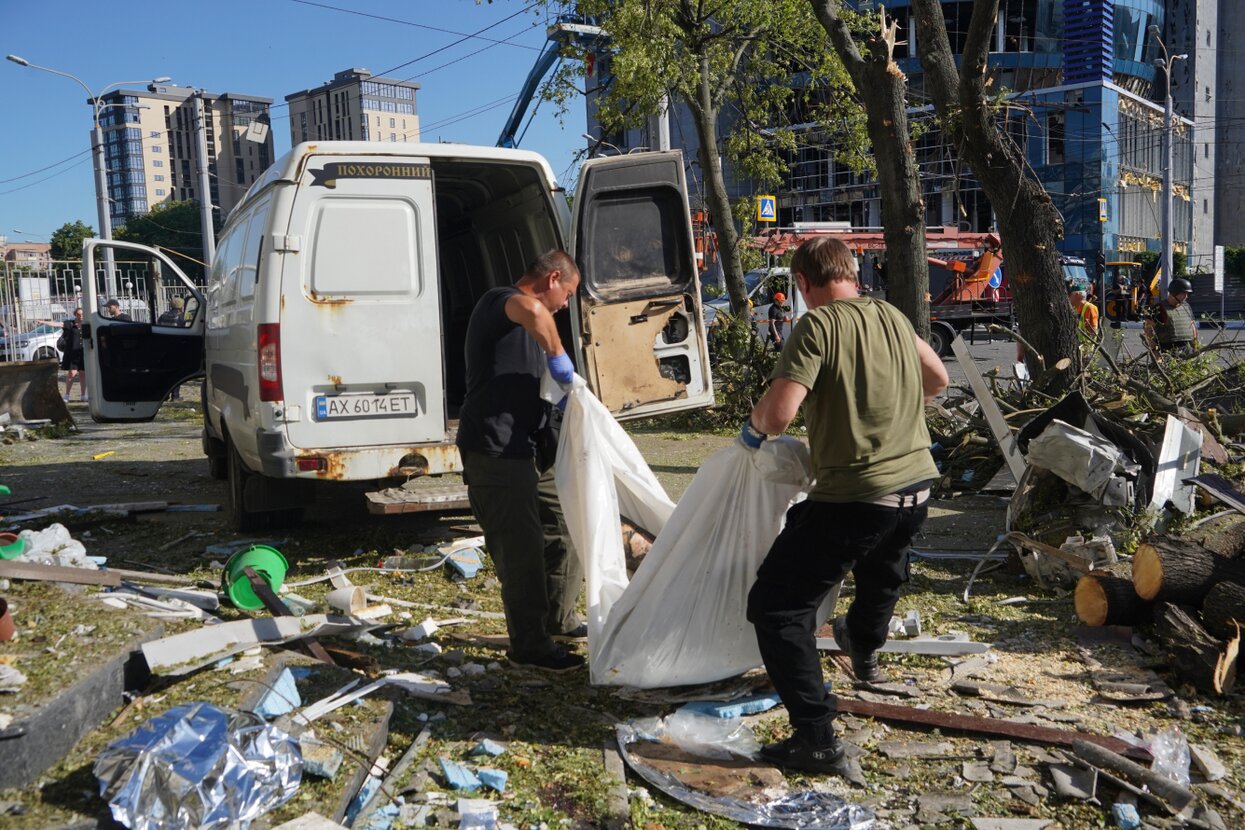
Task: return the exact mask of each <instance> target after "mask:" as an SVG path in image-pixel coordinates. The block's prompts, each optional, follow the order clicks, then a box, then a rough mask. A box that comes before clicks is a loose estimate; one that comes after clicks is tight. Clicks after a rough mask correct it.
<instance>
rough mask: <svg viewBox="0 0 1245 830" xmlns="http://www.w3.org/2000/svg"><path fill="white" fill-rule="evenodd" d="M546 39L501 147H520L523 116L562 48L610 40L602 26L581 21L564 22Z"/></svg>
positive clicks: (503, 132)
mask: <svg viewBox="0 0 1245 830" xmlns="http://www.w3.org/2000/svg"><path fill="white" fill-rule="evenodd" d="M545 36H546V41H545V48H544V49H542V50H541V51H540V55H538V56H537V58H536V63H535V64H534V65H533V66H532V70H531V71H530V72H528V73H527V79H526V80H525V81H524V82H523V88H522V89H520V90H519V97H518V98H516V99H515V102H514V109H512V110H511V111H510V117H509V118H507V119H506V123H505V126H503V127H502V129H501V135H499V136H498V137H497V146H498V147H518V146H519V140H520V139H521V138H522V136H520V135H519V127H520V126H521V125H522V123H523V117H524V116H525V115H526V114H527V109H528V107H529V106H531V103H532V98H533V97H535V95H536V90H537V88H539V87H540V82H541V81H542V80H544V78H545V76H546V75H547V74H549V70H550V69H552V68H553V65H554V64H555V63H556V62H557V61H558V58H560V57H561V55H562V47H563V46H565V45H567V44H574V45H576V46H582V47H585V48H587V47H591V46H594V45H595V44H597V43H599V42H601V41H603V40H605V38H606V35H605V33H604V32H602V31H601V27H600V26H594V25H592V24H591V23H584V22H582V21H581V20H580V19H579V18H563V19H560V20H559V21H558V22H557V23H555V24H553V25H552V26H550V27H549V28H548V29H547V30H546V31H545Z"/></svg>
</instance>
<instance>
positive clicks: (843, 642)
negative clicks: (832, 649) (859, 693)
mask: <svg viewBox="0 0 1245 830" xmlns="http://www.w3.org/2000/svg"><path fill="white" fill-rule="evenodd" d="M833 628H834V642H835V643H836V644H837V645H838V647H839V651H841V652H843V653H844V654H846V655H847V656H848V657H850V658H851V659H852V674H854V675H856V679H857V680H859V681H860V682H861V683H881V682H882V680H883V677H882V669H881V668H880V667H879V666H878V653H877V652H876V651H875V652H871V653H869V654H857V653H856V652H855V651H853V650H852V638H851V635H850V634H848V633H847V617H835V618H834V626H833Z"/></svg>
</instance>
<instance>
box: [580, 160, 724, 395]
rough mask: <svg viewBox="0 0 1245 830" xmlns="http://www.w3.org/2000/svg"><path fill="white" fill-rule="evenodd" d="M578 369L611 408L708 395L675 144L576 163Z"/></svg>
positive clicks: (706, 360) (689, 224) (691, 249)
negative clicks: (665, 148) (579, 284)
mask: <svg viewBox="0 0 1245 830" xmlns="http://www.w3.org/2000/svg"><path fill="white" fill-rule="evenodd" d="M571 232H572V237H573V243H572V246H573V249H574V255H575V262H576V263H578V265H579V270H580V275H581V277H582V287H581V288H580V291H579V292H578V297H577V299H576V309H577V311H576V313H575V319H574V322H575V324H576V325H577V327H578V331H577V332H576V334H577V335H578V340H579V345H580V350H581V355H580V356H581V357H582V362H581V363H580V366H579V370H580V374H582V375H583V376H584V378H585V379H586V380H587V381H588V383H589V385H590V386H591V387H592V388H593V391H595V392H596V394H597V397H599V398H600V399H601V402H602V403H604V404H605V406H606V408H608V409H609V410H610V412H612V413H613V414H614V415H615V417H619V418H634V417H642V416H649V415H657V414H662V413H667V412H678V411H681V410H686V409H696V408H699V407H703V406H708V405H709V404H712V403H713V382H712V379H711V377H710V373H709V352H708V349H707V347H706V342H705V330H704V326H702V325H701V309H700V281H699V279H698V278H697V272H696V254H695V248H694V246H693V242H692V222H691V213H690V212H689V210H688V203H687V184H686V180H685V178H684V174H683V154H682V153H681V152H678V151H670V152H659V153H642V154H637V155H631V156H618V157H614V158H605V159H592V160H589V161H586V162H584V163H583V165H582V166H581V167H580V172H579V187H578V188H577V190H576V194H575V212H574V217H573V224H572V229H571Z"/></svg>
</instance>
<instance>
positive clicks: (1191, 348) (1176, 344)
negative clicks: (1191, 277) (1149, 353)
mask: <svg viewBox="0 0 1245 830" xmlns="http://www.w3.org/2000/svg"><path fill="white" fill-rule="evenodd" d="M1192 293H1193V284H1192V283H1191V282H1189V281H1188V280H1186V279H1181V278H1180V277H1177V278H1176V279H1174V280H1172V281H1171V283H1170V284H1169V285H1168V286H1167V297H1166V298H1165V299H1163V300H1162V301H1161V302H1159V303H1157V304H1156V305H1154V306H1153V307H1152V308H1151V309H1150V313H1149V316H1148V317H1147V319H1146V322H1145V333H1144V337H1145V339H1146V342H1147V343H1149V344H1150V345H1151V347H1152V348H1157V349H1158V351H1159V352H1160V353H1162V352H1175V353H1177V354H1178V355H1180V356H1182V357H1188V356H1189V355H1191V354H1193V352H1195V351H1197V320H1195V319H1194V317H1193V309H1192V308H1190V307H1189V303H1188V299H1189V295H1190V294H1192Z"/></svg>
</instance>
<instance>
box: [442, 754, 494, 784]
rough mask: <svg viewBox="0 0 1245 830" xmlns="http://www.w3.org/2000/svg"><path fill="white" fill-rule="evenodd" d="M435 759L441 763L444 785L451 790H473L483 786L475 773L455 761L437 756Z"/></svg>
mask: <svg viewBox="0 0 1245 830" xmlns="http://www.w3.org/2000/svg"><path fill="white" fill-rule="evenodd" d="M437 761H438V763H440V765H441V774H442V775H444V776H445V786H447V787H449V788H450V789H451V790H466V791H468V792H474V791H475V790H478V789H480V787H481V786H483V782H481V781H480V779H479V778H477V777H476V774H475V773H474V772H472V771H471V770H469V769H467V768H466V767H464V766H463V765H462V764H459V763H455V762H454V761H451V760H450V759H449V758H438V759H437Z"/></svg>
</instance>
